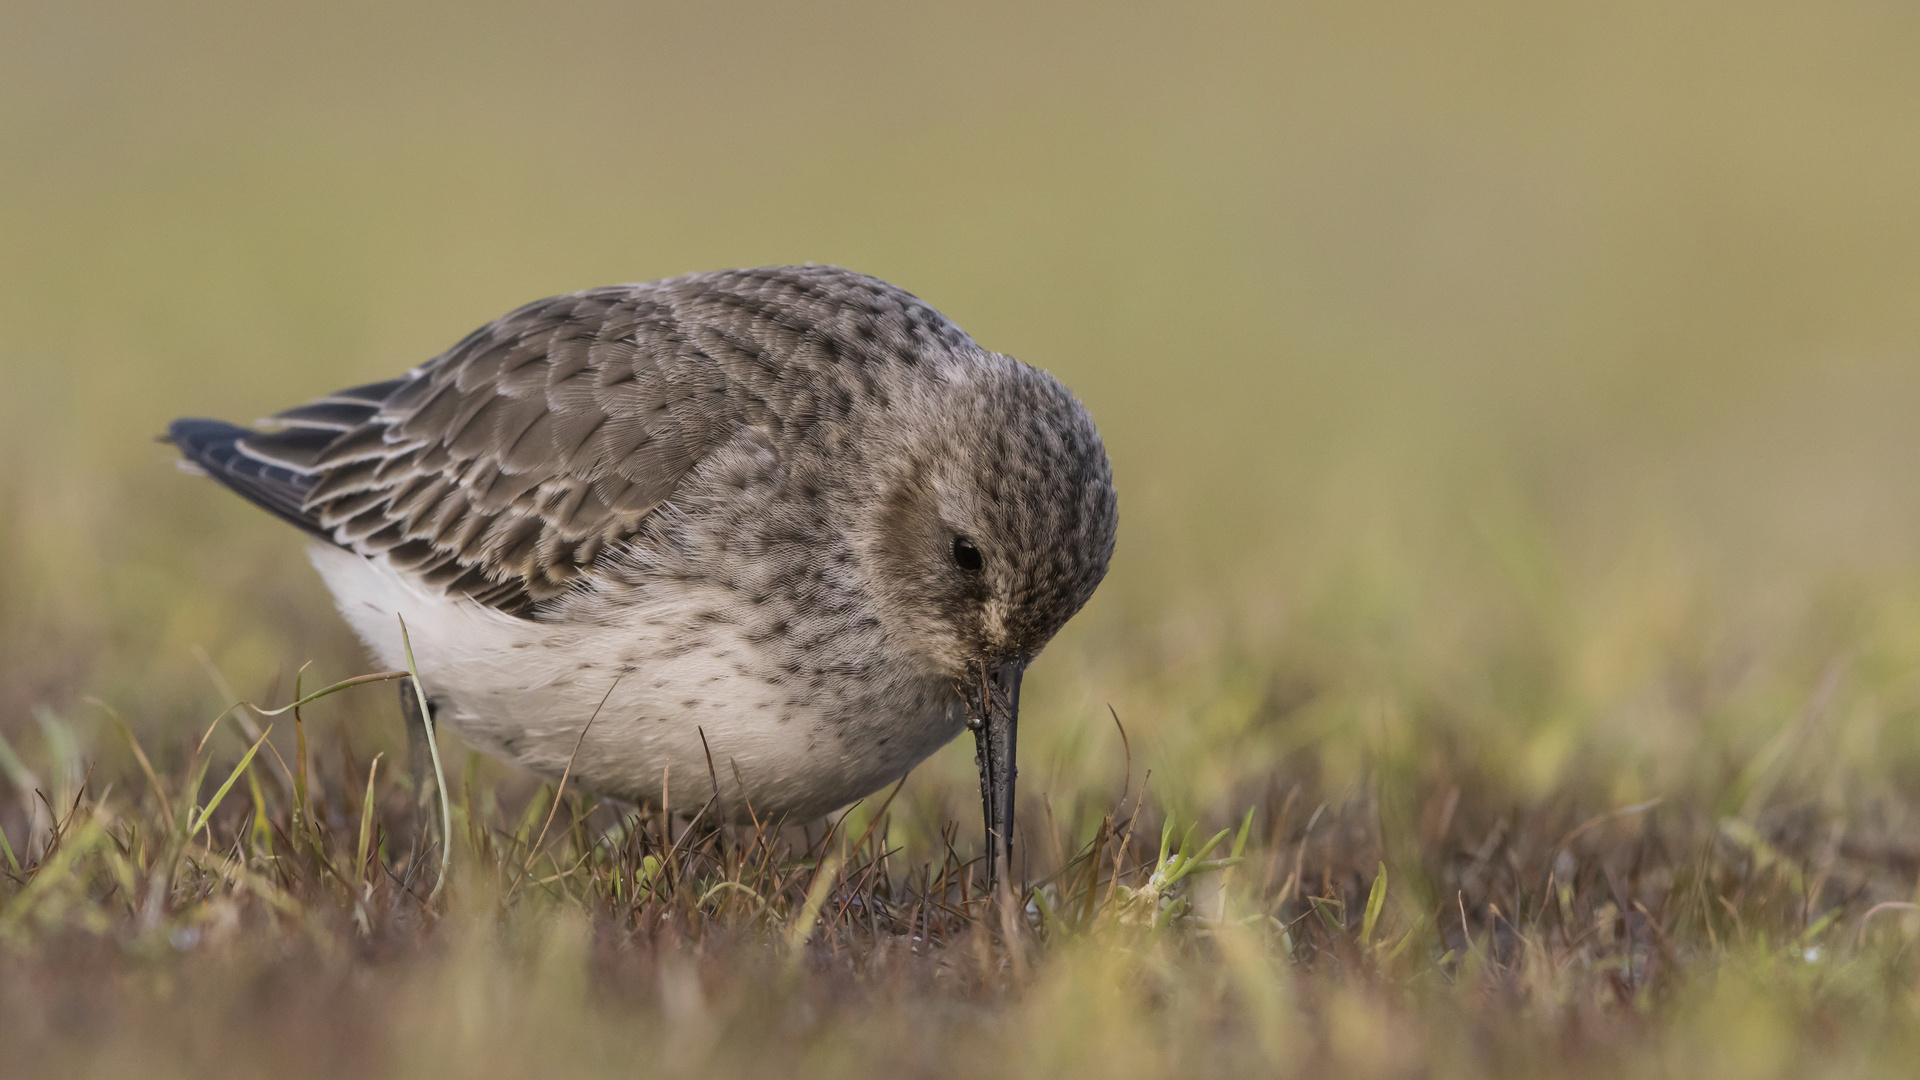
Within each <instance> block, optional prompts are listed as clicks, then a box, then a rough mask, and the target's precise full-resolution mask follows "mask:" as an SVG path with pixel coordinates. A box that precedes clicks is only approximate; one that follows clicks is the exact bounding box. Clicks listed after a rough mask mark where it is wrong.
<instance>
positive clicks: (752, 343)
mask: <svg viewBox="0 0 1920 1080" xmlns="http://www.w3.org/2000/svg"><path fill="white" fill-rule="evenodd" d="M168 435H169V438H170V439H171V440H172V442H173V443H174V444H175V445H177V446H178V447H179V448H180V450H181V452H182V453H183V454H184V455H185V457H186V459H187V460H188V461H190V462H192V463H193V464H195V465H197V466H199V467H200V468H201V469H202V470H204V471H205V472H206V473H207V475H209V476H212V477H214V478H215V479H217V480H219V481H220V482H221V483H223V484H225V485H227V486H228V487H229V488H232V489H233V490H234V491H236V492H238V493H239V494H241V495H242V496H244V497H246V498H247V499H248V500H250V501H252V502H253V503H255V504H256V505H258V506H260V507H262V508H264V509H266V510H268V511H271V512H272V513H274V514H276V515H278V516H279V517H281V518H282V519H284V520H286V521H288V522H290V523H292V524H294V525H297V526H299V527H300V528H301V529H304V530H306V531H307V532H308V533H309V534H311V535H312V536H313V537H314V538H315V539H316V541H317V542H316V543H315V544H314V545H313V546H312V548H311V556H312V559H313V563H314V565H315V567H317V568H318V569H319V571H320V574H321V575H322V577H323V578H324V579H325V580H326V583H327V585H328V587H329V588H330V589H331V590H332V591H333V595H334V597H335V600H336V602H337V603H338V604H339V607H340V611H341V613H342V614H343V615H344V616H345V617H346V619H347V621H348V622H349V623H350V624H351V625H352V626H353V628H354V630H355V631H356V632H357V633H358V634H359V635H360V637H361V639H362V640H363V641H365V642H366V644H367V646H368V648H370V649H371V650H372V651H373V652H374V653H375V654H376V655H377V656H378V657H379V659H380V660H381V661H382V662H383V663H385V664H387V665H388V666H389V667H396V668H397V667H403V666H405V657H404V652H403V649H402V644H401V636H400V617H404V618H405V620H406V624H407V626H408V627H409V630H410V636H411V639H412V642H413V646H414V655H415V658H416V661H417V664H418V670H419V672H420V677H421V681H422V683H423V684H424V686H425V688H426V690H427V691H428V693H429V694H430V695H431V697H430V705H431V708H432V709H433V712H434V715H435V717H436V718H441V719H445V720H446V721H448V722H450V723H452V724H453V726H454V727H455V728H456V729H457V730H458V731H459V732H460V734H461V735H462V736H464V737H465V738H466V739H468V740H469V741H470V742H472V743H474V744H476V745H478V746H480V747H482V748H484V749H486V750H487V751H489V752H491V753H493V754H495V755H497V756H499V757H501V758H504V759H506V760H508V761H511V762H515V763H517V764H519V765H522V766H525V767H526V768H529V769H532V770H534V771H536V772H540V773H544V774H546V775H548V776H556V777H557V776H559V775H560V774H562V773H563V772H564V771H567V770H569V769H570V775H571V776H573V777H574V778H575V781H576V782H577V783H580V784H582V785H584V786H585V787H587V788H588V789H590V790H594V791H597V792H600V793H602V794H605V795H610V796H615V797H621V798H626V799H631V800H635V801H640V802H645V803H652V804H661V803H664V804H665V805H666V807H667V808H668V809H670V810H674V811H680V812H690V811H694V810H697V809H698V808H700V807H702V806H704V805H706V804H707V803H708V801H709V800H715V801H717V802H718V804H719V808H720V812H721V813H723V814H725V815H727V816H730V817H732V818H734V819H736V820H740V819H745V818H747V817H748V816H750V815H752V816H757V817H758V818H760V819H761V820H766V819H768V818H769V817H772V816H779V815H787V816H790V817H805V816H813V815H816V814H820V813H824V812H826V811H829V810H832V809H834V808H835V807H838V806H842V805H845V804H846V803H848V802H850V801H852V800H854V799H856V798H859V797H861V796H863V795H866V794H868V793H869V792H872V791H874V790H876V789H878V788H880V787H882V786H884V785H886V784H887V783H889V782H891V781H893V780H895V779H897V778H899V777H901V776H904V775H905V774H906V773H907V771H908V770H909V769H911V768H912V767H913V766H914V765H915V764H917V763H918V762H919V761H921V760H922V759H924V758H925V757H926V756H927V755H928V754H930V753H932V752H933V751H934V750H936V749H938V748H939V747H940V746H942V745H943V744H945V743H946V742H947V741H948V740H950V739H952V738H953V737H954V736H956V735H957V734H959V732H960V731H961V730H962V729H963V728H971V729H973V731H974V732H975V735H976V738H977V740H978V759H977V760H978V763H979V767H980V794H981V802H982V807H983V812H984V817H985V825H986V831H987V836H988V843H987V851H988V859H987V861H988V868H989V877H992V876H993V874H994V863H995V861H996V859H997V858H998V857H1001V856H1006V857H1010V856H1011V851H1012V842H1013V806H1014V803H1013V796H1014V775H1015V769H1014V744H1015V730H1016V727H1015V725H1016V721H1017V717H1018V705H1019V695H1020V680H1021V674H1022V672H1024V671H1025V669H1026V667H1027V664H1028V662H1029V661H1031V660H1032V659H1033V657H1034V655H1035V654H1036V653H1038V652H1039V651H1040V649H1041V647H1042V646H1044V645H1045V644H1046V643H1047V641H1048V640H1049V639H1050V638H1052V637H1053V635H1054V633H1055V632H1056V631H1058V630H1059V629H1060V627H1061V625H1062V624H1064V623H1065V622H1066V621H1067V619H1068V618H1069V617H1071V616H1072V615H1073V614H1074V613H1075V612H1076V611H1078V610H1079V609H1080V607H1081V605H1083V604H1085V603H1086V602H1087V599H1088V597H1089V596H1091V595H1092V594H1093V590H1094V588H1095V586H1097V585H1098V584H1099V582H1100V580H1101V578H1102V577H1103V576H1104V575H1105V574H1106V570H1107V562H1108V559H1109V557H1110V556H1111V554H1112V552H1113V543H1114V529H1115V522H1116V509H1115V499H1114V491H1113V484H1112V478H1111V472H1110V470H1109V467H1108V463H1107V455H1106V451H1105V449H1104V448H1103V447H1102V445H1101V442H1100V436H1099V433H1098V432H1097V431H1096V430H1095V429H1094V425H1093V420H1092V419H1091V418H1090V417H1089V416H1088V415H1087V411H1086V410H1085V409H1084V408H1083V407H1082V406H1081V405H1080V403H1079V402H1078V401H1076V400H1075V399H1074V397H1073V396H1072V395H1071V394H1070V393H1068V391H1067V390H1066V388H1065V387H1063V386H1061V385H1060V383H1059V382H1057V381H1055V380H1054V379H1053V378H1052V377H1051V376H1049V375H1048V374H1046V373H1045V372H1042V371H1039V370H1037V369H1035V368H1032V367H1028V366H1027V365H1025V364H1023V363H1020V362H1019V361H1017V360H1014V359H1012V358H1011V357H1007V356H1003V355H1000V354H998V353H993V352H989V351H987V350H986V349H983V348H981V347H980V346H978V345H976V344H974V342H973V340H972V339H971V338H969V337H968V336H967V335H966V334H965V333H964V332H963V331H962V330H961V329H960V328H959V327H958V326H955V325H954V324H953V323H952V322H950V321H948V320H947V319H946V318H945V317H944V316H942V315H941V314H940V313H939V312H937V311H935V310H934V309H933V308H932V307H930V306H928V305H927V304H926V303H924V302H922V301H921V300H919V299H917V298H915V297H914V296H911V295H909V294H908V293H906V292H904V291H902V290H900V289H898V288H895V287H893V286H891V285H888V284H886V283H884V282H881V281H878V280H875V279H874V278H870V277H866V276H864V275H861V274H856V273H852V272H850V271H847V270H841V269H836V268H833V267H825V266H799V267H776V268H768V269H758V270H729V271H721V272H716V273H705V274H691V275H687V276H684V277H677V278H669V279H666V280H663V281H656V282H650V283H647V284H639V285H616V286H612V287H609V288H602V289H589V290H587V291H585V292H578V293H573V294H570V295H567V296H557V297H553V298H551V299H546V300H540V301H537V302H535V303H532V304H529V305H527V306H526V307H523V308H521V309H519V310H518V311H515V312H513V313H511V314H509V315H506V316H503V317H502V318H500V319H497V320H495V321H494V322H491V323H488V324H487V325H485V326H483V327H481V328H480V329H478V330H476V331H474V332H473V333H472V334H470V335H468V336H467V338H466V339H465V340H464V341H462V342H460V343H459V344H458V345H455V346H454V347H453V348H451V349H449V350H448V351H446V352H445V353H442V354H441V355H439V356H437V357H435V358H434V359H432V360H429V361H427V362H426V363H425V364H422V365H421V366H419V367H418V368H415V369H414V370H412V371H410V372H408V373H407V374H405V375H403V376H401V377H400V378H397V379H393V380H390V381H387V382H381V383H374V384H372V385H368V386H359V387H354V388H353V389H350V390H342V391H340V392H338V393H335V394H330V395H328V396H326V397H323V398H320V399H318V400H316V401H313V402H311V403H309V404H305V405H301V406H298V407H296V408H292V409H288V410H287V411H285V412H282V413H279V414H278V415H276V416H274V417H273V418H272V419H271V420H270V421H266V422H263V423H262V425H261V426H260V428H246V427H237V426H235V425H232V424H227V423H222V422H220V421H216V420H202V419H183V420H177V421H175V422H174V423H173V424H172V425H171V427H170V429H169V431H168Z"/></svg>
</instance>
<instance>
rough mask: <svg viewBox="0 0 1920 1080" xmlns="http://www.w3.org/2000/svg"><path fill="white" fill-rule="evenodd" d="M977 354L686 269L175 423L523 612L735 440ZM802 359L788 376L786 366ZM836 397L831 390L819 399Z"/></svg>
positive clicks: (869, 300)
mask: <svg viewBox="0 0 1920 1080" xmlns="http://www.w3.org/2000/svg"><path fill="white" fill-rule="evenodd" d="M934 345H938V346H943V347H946V348H958V347H960V346H961V345H966V346H968V347H972V346H971V342H970V341H969V340H968V339H967V338H966V337H965V335H964V334H962V333H961V332H960V331H959V330H958V328H956V327H954V326H953V325H952V324H951V323H949V322H947V321H946V320H945V319H944V318H942V317H941V316H940V315H939V314H938V313H937V312H934V311H933V310H932V309H931V308H929V307H927V306H926V305H925V304H923V303H921V302H920V301H918V300H916V299H914V298H913V297H912V296H909V295H908V294H906V293H904V292H901V291H900V290H898V289H895V288H893V287H892V286H889V285H886V284H884V283H882V282H878V281H875V280H874V279H872V278H868V277H864V276H862V275H859V274H854V273H851V272H848V271H845V270H838V269H835V268H832V267H817V266H809V267H775V268H768V269H761V270H740V271H724V272H720V273H714V274H695V275H689V276H686V277H682V278H670V279H667V280H665V281H660V282H653V283H649V284H645V285H622V286H614V287H611V288H605V289H592V290H588V291H586V292H580V293H574V294H571V295H567V296H557V297H552V298H549V299H546V300H541V301H537V302H535V303H533V304H529V305H527V306H525V307H523V308H520V309H519V310H517V311H514V312H512V313H510V314H508V315H506V316H503V317H502V318H500V319H497V320H495V321H493V322H491V323H488V324H487V325H485V326H483V327H481V328H479V329H478V330H476V331H474V332H473V333H472V334H469V335H468V336H467V337H466V338H465V339H464V340H462V341H461V342H460V343H459V344H458V345H455V346H454V347H453V348H452V349H449V350H448V351H447V352H445V353H443V354H441V355H440V356H438V357H435V358H434V359H433V360H430V361H428V362H427V363H425V364H423V365H421V366H420V367H419V368H417V369H415V370H414V371H412V372H410V373H408V374H407V375H405V376H403V377H401V378H397V379H389V380H386V381H383V382H377V383H368V384H366V385H363V386H356V387H350V388H348V389H345V390H340V391H336V392H335V393H332V394H328V395H327V396H325V397H322V398H319V399H317V400H315V401H312V402H308V403H306V404H303V405H299V406H296V407H294V408H291V409H288V410H286V411H284V412H281V413H279V414H277V415H276V416H275V417H273V418H272V420H271V421H269V423H270V424H271V425H273V429H272V430H267V431H259V430H252V429H247V428H240V427H235V426H233V425H230V424H222V423H220V422H218V421H211V420H180V421H176V422H175V423H174V424H173V425H172V427H171V428H170V429H169V438H170V440H171V441H172V442H174V443H175V444H176V445H178V446H179V447H180V449H181V451H182V452H183V453H184V454H185V455H186V456H187V457H188V458H189V459H191V460H192V461H194V462H195V463H197V464H199V465H200V466H202V468H204V469H205V470H206V471H207V472H208V474H209V475H212V476H214V477H215V478H217V479H219V480H221V481H222V482H223V483H225V484H227V485H228V486H229V487H231V488H233V489H234V490H235V491H238V492H239V493H240V494H242V495H244V496H246V497H247V498H248V499H250V500H252V501H254V502H255V503H258V504H259V505H261V506H262V507H265V508H266V509H268V510H270V511H272V512H273V513H275V514H277V515H279V516H280V517H282V518H285V519H286V520H288V521H290V522H292V523H294V524H295V525H298V526H300V527H301V528H303V529H306V530H307V531H309V532H311V533H314V534H315V535H317V536H321V537H324V538H326V539H328V540H331V541H332V542H334V543H336V544H339V545H341V546H342V547H346V548H348V549H350V550H353V551H357V552H360V553H361V554H364V555H368V556H370V557H381V558H385V559H386V560H388V561H389V563H390V564H391V565H393V566H395V567H397V568H399V569H402V570H405V571H408V572H409V573H412V574H415V575H416V576H417V578H418V580H420V581H421V582H422V583H424V584H426V585H429V586H433V587H438V588H443V589H447V590H449V591H453V592H459V593H464V594H466V595H468V596H471V597H473V598H474V599H476V600H479V601H480V602H482V603H485V604H489V605H492V606H494V607H497V608H500V609H501V610H504V611H507V612H510V613H513V614H517V615H523V616H528V617H532V616H533V615H534V614H535V606H536V605H537V604H538V603H539V602H541V601H543V600H547V599H550V598H552V597H555V596H558V595H559V594H561V593H562V592H564V591H565V590H567V589H568V588H569V587H571V586H572V585H573V584H574V583H575V582H576V581H577V580H578V579H579V578H580V575H581V574H583V573H585V572H587V571H588V570H589V569H590V568H591V566H592V565H593V562H594V560H595V559H597V558H599V557H600V556H601V555H602V554H603V553H605V552H606V551H608V550H610V549H613V548H615V547H616V546H618V545H620V544H622V543H623V542H624V541H626V540H629V539H630V538H632V537H633V536H634V535H635V534H636V533H638V531H639V530H640V529H641V527H642V525H643V523H644V522H645V521H646V519H647V517H648V515H650V514H652V513H653V511H654V510H655V509H656V508H657V507H659V506H660V505H661V503H662V502H664V501H666V500H667V499H669V498H671V497H672V496H673V493H674V492H675V491H676V490H677V489H678V488H679V487H680V486H681V485H682V484H683V482H685V480H686V479H687V477H688V476H689V475H690V474H691V473H693V472H694V471H695V470H696V469H697V468H698V467H699V465H700V462H701V461H702V460H704V459H705V458H706V457H707V456H708V455H709V454H711V453H712V452H713V451H714V450H715V449H716V448H717V447H719V446H721V445H724V444H725V443H727V441H728V440H730V439H733V438H735V437H736V436H738V435H739V434H740V432H741V429H742V428H743V427H745V426H752V427H754V428H757V429H759V430H760V431H762V432H763V433H765V434H764V435H763V436H756V438H759V439H760V441H761V444H762V445H769V446H777V445H778V439H777V438H775V437H774V436H777V435H778V434H779V433H780V432H781V431H783V430H786V429H787V428H789V427H792V428H794V429H796V430H797V429H800V428H804V427H806V426H808V425H811V424H814V423H818V422H820V421H821V420H824V419H830V418H832V414H834V413H835V412H836V410H838V413H839V415H844V413H845V410H846V409H847V408H849V407H850V402H851V401H852V398H853V395H852V393H851V392H850V390H849V387H858V386H870V385H871V381H872V375H871V374H870V373H865V372H861V371H859V370H858V369H859V368H862V367H867V368H872V367H877V366H880V365H886V364H901V363H905V364H912V363H916V362H918V360H919V358H920V357H921V355H922V354H923V353H924V352H925V351H926V349H927V348H928V347H930V346H934ZM796 361H798V362H796ZM823 382H824V383H828V384H831V385H823Z"/></svg>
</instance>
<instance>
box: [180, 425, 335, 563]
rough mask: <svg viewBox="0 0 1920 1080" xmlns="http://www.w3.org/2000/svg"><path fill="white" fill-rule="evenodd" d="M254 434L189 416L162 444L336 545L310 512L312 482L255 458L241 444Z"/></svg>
mask: <svg viewBox="0 0 1920 1080" xmlns="http://www.w3.org/2000/svg"><path fill="white" fill-rule="evenodd" d="M254 434H256V433H255V432H254V431H253V430H252V429H251V428H244V427H240V426H239V425H237V424H229V423H227V422H226V421H224V420H209V419H206V418H205V417H199V416H183V417H181V418H180V419H178V420H175V421H174V422H173V423H171V424H168V425H167V433H166V434H165V435H163V436H161V437H160V441H162V442H168V443H172V444H173V445H174V446H177V447H179V448H180V455H181V457H182V458H183V459H184V460H186V461H189V462H191V463H193V464H194V465H196V466H199V468H200V469H201V470H202V471H204V472H205V473H206V474H207V475H208V476H210V477H212V478H213V479H215V480H218V481H220V482H221V483H222V484H225V485H226V486H227V487H228V488H230V489H231V490H232V491H234V492H235V493H236V494H238V495H240V496H241V497H242V498H245V499H246V500H247V501H248V502H251V503H253V504H254V505H255V506H258V507H260V508H261V509H262V510H265V511H267V512H268V513H271V514H273V515H274V516H276V517H278V518H280V519H281V520H283V521H285V522H287V523H289V524H292V525H296V526H298V527H300V528H301V529H304V530H306V531H307V532H309V533H312V534H313V535H314V536H317V537H320V538H321V539H324V540H332V539H333V537H332V536H331V535H329V534H328V532H327V530H325V529H324V528H322V527H321V525H320V523H319V522H318V521H315V520H314V519H313V517H312V516H311V515H309V514H308V513H307V511H306V508H305V506H304V503H305V500H306V493H307V489H308V488H309V487H311V486H312V484H313V480H312V477H311V476H309V475H306V474H303V473H299V472H296V471H294V470H292V469H288V468H286V467H284V466H280V465H276V464H274V463H272V462H267V461H262V460H260V459H258V458H256V457H253V456H250V455H249V454H248V453H247V451H246V450H245V449H243V448H242V447H241V445H240V443H241V440H243V439H246V438H247V437H248V436H251V435H254Z"/></svg>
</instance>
